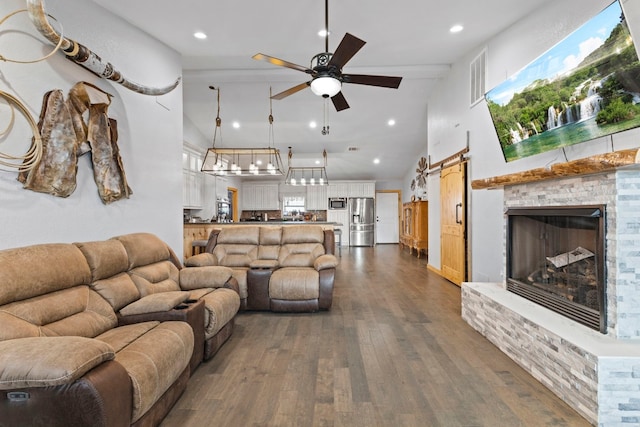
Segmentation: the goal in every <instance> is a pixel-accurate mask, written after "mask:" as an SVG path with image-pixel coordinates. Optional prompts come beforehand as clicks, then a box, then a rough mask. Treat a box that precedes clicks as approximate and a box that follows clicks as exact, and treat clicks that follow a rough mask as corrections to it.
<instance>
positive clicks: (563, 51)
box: [485, 1, 640, 162]
mask: <svg viewBox="0 0 640 427" xmlns="http://www.w3.org/2000/svg"><path fill="white" fill-rule="evenodd" d="M485 100H486V102H487V105H488V107H489V112H490V115H491V119H492V121H493V125H494V127H495V130H496V133H497V135H498V139H499V141H500V146H501V147H502V153H503V154H504V158H505V160H506V161H507V162H510V161H513V160H518V159H521V158H523V157H527V156H532V155H534V154H539V153H543V152H545V151H549V150H553V149H557V148H561V147H566V146H569V145H573V144H577V143H580V142H584V141H588V140H591V139H595V138H600V137H603V136H606V135H611V134H613V133H617V132H621V131H625V130H628V129H631V128H634V127H638V126H640V63H639V62H638V56H637V53H636V49H635V46H634V44H633V39H632V38H631V34H630V33H629V28H628V26H627V21H626V19H625V17H624V14H623V12H622V8H621V6H620V4H619V3H618V2H617V1H616V2H614V3H612V4H611V5H609V6H608V7H607V8H606V9H604V10H603V11H602V12H600V13H599V14H598V15H597V16H595V17H593V18H592V19H591V20H589V21H588V22H587V23H585V24H584V25H582V26H581V27H580V28H578V29H577V30H576V31H574V32H573V33H572V34H571V35H569V36H568V37H566V38H565V39H564V40H562V41H561V42H560V43H558V44H557V45H555V46H554V47H553V48H551V49H550V50H548V51H547V52H545V53H544V54H543V55H542V56H540V57H539V58H538V59H536V60H535V61H533V62H532V63H531V64H529V65H528V66H526V67H525V68H524V69H522V70H521V71H520V72H518V73H517V74H515V75H514V76H512V77H511V78H510V79H509V80H507V81H505V82H503V83H501V84H500V85H498V86H497V87H495V88H494V89H492V90H490V91H489V92H487V93H486V95H485Z"/></svg>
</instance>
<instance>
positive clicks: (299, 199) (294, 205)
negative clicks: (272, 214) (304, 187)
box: [282, 196, 304, 216]
mask: <svg viewBox="0 0 640 427" xmlns="http://www.w3.org/2000/svg"><path fill="white" fill-rule="evenodd" d="M303 212H304V196H284V197H283V199H282V216H296V215H299V214H301V213H303Z"/></svg>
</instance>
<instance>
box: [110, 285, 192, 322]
mask: <svg viewBox="0 0 640 427" xmlns="http://www.w3.org/2000/svg"><path fill="white" fill-rule="evenodd" d="M188 299H189V292H184V291H171V292H158V293H155V294H151V295H147V296H145V297H142V298H140V299H139V300H137V301H134V302H132V303H131V304H129V305H127V306H125V307H122V309H120V314H121V315H123V316H132V315H134V314H146V313H156V312H159V311H169V310H171V309H172V308H174V307H176V306H177V305H179V304H180V303H182V302H185V301H186V300H188Z"/></svg>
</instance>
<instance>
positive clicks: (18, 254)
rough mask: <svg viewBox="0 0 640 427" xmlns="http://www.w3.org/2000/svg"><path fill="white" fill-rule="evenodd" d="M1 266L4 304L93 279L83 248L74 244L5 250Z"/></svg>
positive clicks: (0, 289)
mask: <svg viewBox="0 0 640 427" xmlns="http://www.w3.org/2000/svg"><path fill="white" fill-rule="evenodd" d="M0 265H1V266H2V268H0V283H1V284H2V286H0V306H1V305H3V304H7V303H10V302H14V301H19V300H25V299H28V298H32V297H37V296H39V295H43V294H48V293H50V292H55V291H59V290H62V289H67V288H72V287H74V286H77V285H85V284H88V283H89V282H90V281H91V271H90V270H89V265H88V264H87V261H86V260H85V258H84V256H83V255H82V252H81V251H80V249H78V248H77V247H76V246H74V245H71V244H60V243H51V244H44V245H34V246H27V247H24V248H16V249H6V250H2V251H0ZM26 283H28V284H29V286H25V284H26Z"/></svg>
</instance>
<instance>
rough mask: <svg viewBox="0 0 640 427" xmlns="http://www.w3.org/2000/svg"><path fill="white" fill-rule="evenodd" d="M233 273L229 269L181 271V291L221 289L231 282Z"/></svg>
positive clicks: (195, 268) (199, 268)
mask: <svg viewBox="0 0 640 427" xmlns="http://www.w3.org/2000/svg"><path fill="white" fill-rule="evenodd" d="M232 274H233V271H232V270H231V269H230V268H229V267H222V266H212V267H193V268H184V269H182V270H180V289H184V290H193V289H198V288H219V287H221V286H224V284H225V283H227V282H228V281H229V279H230V278H231V275H232Z"/></svg>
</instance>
